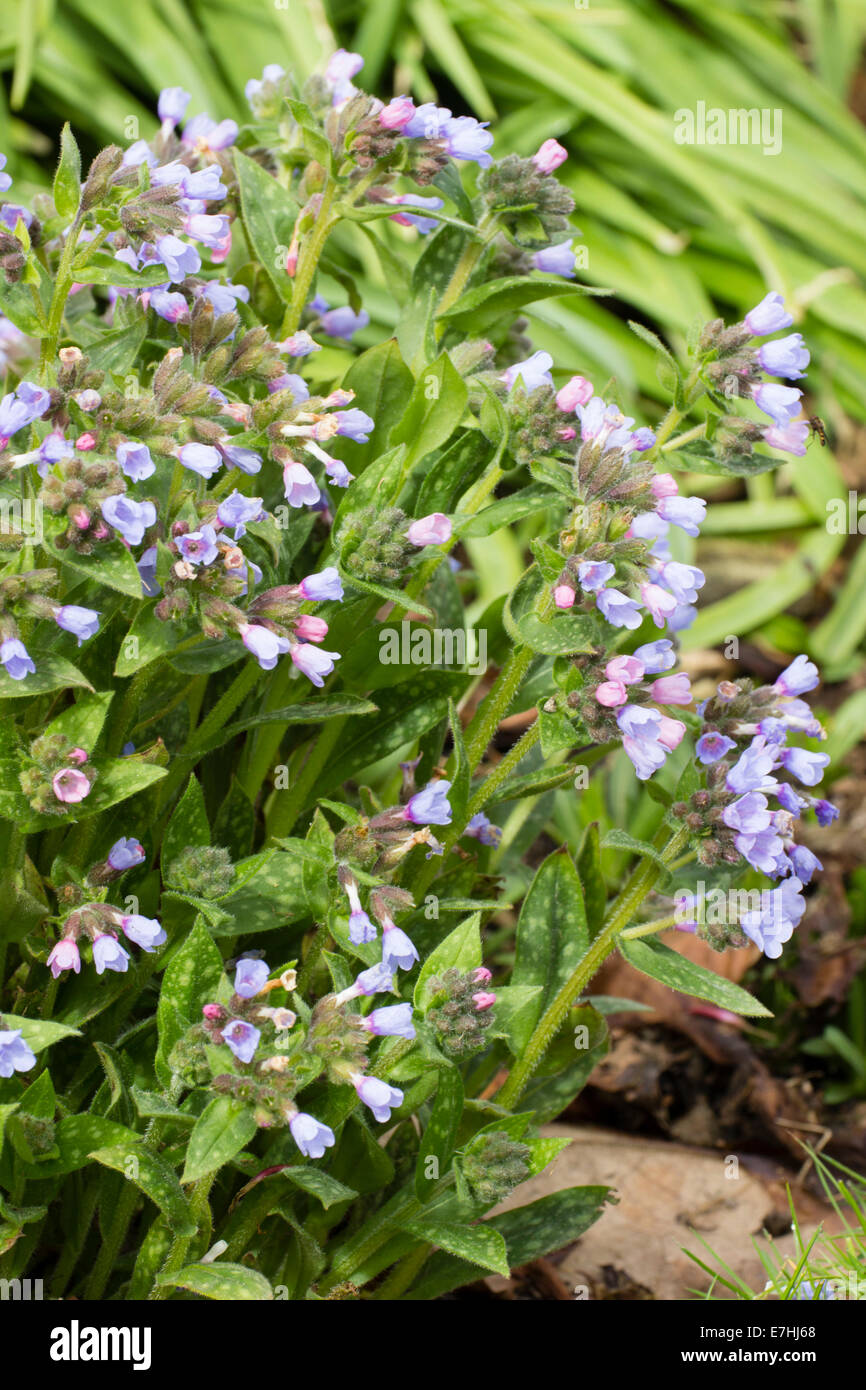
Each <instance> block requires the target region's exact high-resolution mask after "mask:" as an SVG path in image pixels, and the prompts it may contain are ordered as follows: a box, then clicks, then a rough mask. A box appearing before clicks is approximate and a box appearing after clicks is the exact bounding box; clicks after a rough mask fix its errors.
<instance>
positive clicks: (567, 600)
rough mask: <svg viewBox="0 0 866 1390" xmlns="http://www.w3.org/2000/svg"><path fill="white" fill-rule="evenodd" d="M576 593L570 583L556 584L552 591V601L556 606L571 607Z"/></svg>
mask: <svg viewBox="0 0 866 1390" xmlns="http://www.w3.org/2000/svg"><path fill="white" fill-rule="evenodd" d="M576 598H577V594H576V593H575V591H574V589H572V587H571V585H570V584H557V586H556V588H555V589H554V591H553V602H554V603H555V604H556V606H557V608H572V607H573V606H574V600H575V599H576Z"/></svg>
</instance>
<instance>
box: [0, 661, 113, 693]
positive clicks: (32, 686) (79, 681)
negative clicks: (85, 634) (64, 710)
mask: <svg viewBox="0 0 866 1390" xmlns="http://www.w3.org/2000/svg"><path fill="white" fill-rule="evenodd" d="M30 654H31V656H32V658H33V662H34V665H35V666H36V670H35V672H32V673H31V674H30V675H28V676H25V677H24V679H23V680H20V681H14V680H13V679H12V677H11V676H10V675H8V674H7V672H6V668H5V667H3V669H2V670H0V699H2V700H29V699H32V697H33V696H34V695H47V694H48V693H49V692H50V691H52V690H65V689H66V687H67V686H82V685H83V686H85V687H86V688H87V689H88V690H92V689H93V686H92V685H91V684H90V681H89V680H88V679H87V677H86V676H85V675H83V674H82V672H81V671H79V669H78V667H77V666H73V665H72V662H71V661H67V660H66V658H65V657H62V656H53V655H52V654H50V653H41V652H37V651H34V650H31V653H30Z"/></svg>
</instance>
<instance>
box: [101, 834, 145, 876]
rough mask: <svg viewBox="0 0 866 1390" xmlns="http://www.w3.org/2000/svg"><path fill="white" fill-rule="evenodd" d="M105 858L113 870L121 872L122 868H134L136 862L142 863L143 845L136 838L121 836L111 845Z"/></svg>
mask: <svg viewBox="0 0 866 1390" xmlns="http://www.w3.org/2000/svg"><path fill="white" fill-rule="evenodd" d="M106 859H107V862H108V864H110V866H111V868H112V869H114V870H115V872H117V873H123V872H124V870H126V869H134V868H135V866H136V865H137V864H141V863H142V861H143V859H144V846H143V845H142V844H141V843H140V842H139V841H138V840H134V839H131V838H129V837H127V836H123V837H122V838H121V839H119V840H116V841H115V842H114V844H113V845H112V846H111V849H110V850H109V851H108V854H107V856H106Z"/></svg>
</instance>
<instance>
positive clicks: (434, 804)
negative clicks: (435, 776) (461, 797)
mask: <svg viewBox="0 0 866 1390" xmlns="http://www.w3.org/2000/svg"><path fill="white" fill-rule="evenodd" d="M450 790H451V783H450V782H428V784H427V786H426V787H424V789H423V790H422V791H420V792H416V793H415V795H414V796H412V797H410V798H409V801H408V803H407V805H406V807H405V808H404V811H403V816H404V818H405V819H406V820H410V821H412V823H413V825H450V824H451V806H450V805H449V802H448V793H449V791H450Z"/></svg>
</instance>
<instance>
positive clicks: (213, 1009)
mask: <svg viewBox="0 0 866 1390" xmlns="http://www.w3.org/2000/svg"><path fill="white" fill-rule="evenodd" d="M202 1013H203V1014H204V1016H205V1018H222V1014H223V1011H222V1009H221V1008H220V1006H219V1004H205V1006H204V1008H203V1009H202Z"/></svg>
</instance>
